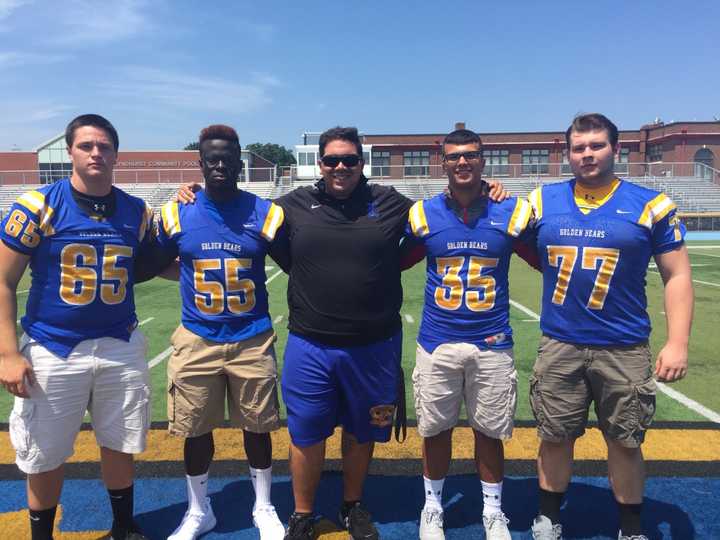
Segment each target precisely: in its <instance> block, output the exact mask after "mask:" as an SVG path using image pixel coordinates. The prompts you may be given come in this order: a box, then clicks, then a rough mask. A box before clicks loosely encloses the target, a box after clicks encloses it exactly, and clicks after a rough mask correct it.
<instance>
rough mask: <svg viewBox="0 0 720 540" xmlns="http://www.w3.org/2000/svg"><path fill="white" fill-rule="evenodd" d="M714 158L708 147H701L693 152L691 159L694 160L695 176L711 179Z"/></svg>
mask: <svg viewBox="0 0 720 540" xmlns="http://www.w3.org/2000/svg"><path fill="white" fill-rule="evenodd" d="M714 160H715V155H714V154H713V153H712V150H710V149H709V148H701V149H700V150H698V151H697V152H695V157H694V159H693V161H694V162H695V176H697V177H698V178H707V179H709V180H711V179H712V177H713V165H714Z"/></svg>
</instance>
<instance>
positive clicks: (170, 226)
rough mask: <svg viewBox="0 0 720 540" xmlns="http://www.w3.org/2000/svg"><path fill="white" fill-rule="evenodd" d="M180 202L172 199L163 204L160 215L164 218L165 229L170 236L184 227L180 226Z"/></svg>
mask: <svg viewBox="0 0 720 540" xmlns="http://www.w3.org/2000/svg"><path fill="white" fill-rule="evenodd" d="M178 204H179V203H178V202H175V201H170V202H167V203H165V204H164V205H163V207H162V209H161V210H160V215H161V216H162V220H163V229H164V231H165V234H166V235H167V237H168V238H170V237H172V236H173V235H176V234H178V233H179V232H180V231H181V230H182V227H181V226H180V212H179V209H178Z"/></svg>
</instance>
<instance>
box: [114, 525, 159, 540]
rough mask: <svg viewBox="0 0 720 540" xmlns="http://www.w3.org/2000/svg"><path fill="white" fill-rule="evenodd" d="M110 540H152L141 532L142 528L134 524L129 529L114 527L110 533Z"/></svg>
mask: <svg viewBox="0 0 720 540" xmlns="http://www.w3.org/2000/svg"><path fill="white" fill-rule="evenodd" d="M110 540H150V539H149V538H148V537H147V536H145V535H144V534H143V533H141V532H140V527H138V526H137V525H136V524H135V523H133V524H132V525H131V526H130V528H129V529H126V528H123V527H113V528H112V530H111V531H110Z"/></svg>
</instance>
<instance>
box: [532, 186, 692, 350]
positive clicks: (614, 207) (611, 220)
mask: <svg viewBox="0 0 720 540" xmlns="http://www.w3.org/2000/svg"><path fill="white" fill-rule="evenodd" d="M574 188H575V181H574V180H570V181H567V182H561V183H557V184H548V185H545V186H542V187H539V188H537V189H536V190H535V191H533V192H532V193H531V194H530V197H529V200H530V203H531V204H532V206H533V210H534V212H535V219H536V225H535V226H536V230H535V233H536V234H537V247H538V252H539V255H540V260H541V262H542V266H543V298H542V316H541V318H540V328H541V330H542V331H543V333H545V334H547V335H548V336H550V337H553V338H555V339H558V340H561V341H565V342H570V343H579V344H584V345H631V344H635V343H640V342H643V341H645V340H647V339H648V336H649V335H650V318H649V317H648V314H647V299H646V297H645V276H646V273H647V268H648V263H649V261H650V258H651V257H652V256H653V255H657V254H660V253H665V252H667V251H670V250H673V249H676V248H677V247H679V246H681V245H682V243H683V239H684V237H685V228H684V226H683V225H682V223H681V222H680V220H679V219H678V217H677V216H676V207H675V204H673V202H672V201H671V200H670V199H669V198H668V197H667V196H666V195H665V194H663V193H658V192H656V191H652V190H650V189H646V188H644V187H641V186H638V185H636V184H632V183H630V182H625V181H620V185H619V187H618V188H617V189H616V191H615V192H614V193H613V195H612V197H610V199H609V200H608V201H607V202H605V203H604V204H603V205H602V206H600V207H599V208H597V209H595V210H592V211H591V212H590V213H588V214H583V213H582V212H580V210H579V209H578V207H577V205H576V203H575V200H574Z"/></svg>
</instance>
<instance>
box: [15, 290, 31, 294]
mask: <svg viewBox="0 0 720 540" xmlns="http://www.w3.org/2000/svg"><path fill="white" fill-rule="evenodd" d="M28 292H30V289H23V290H22V291H17V292H16V293H15V294H25V293H28Z"/></svg>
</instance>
